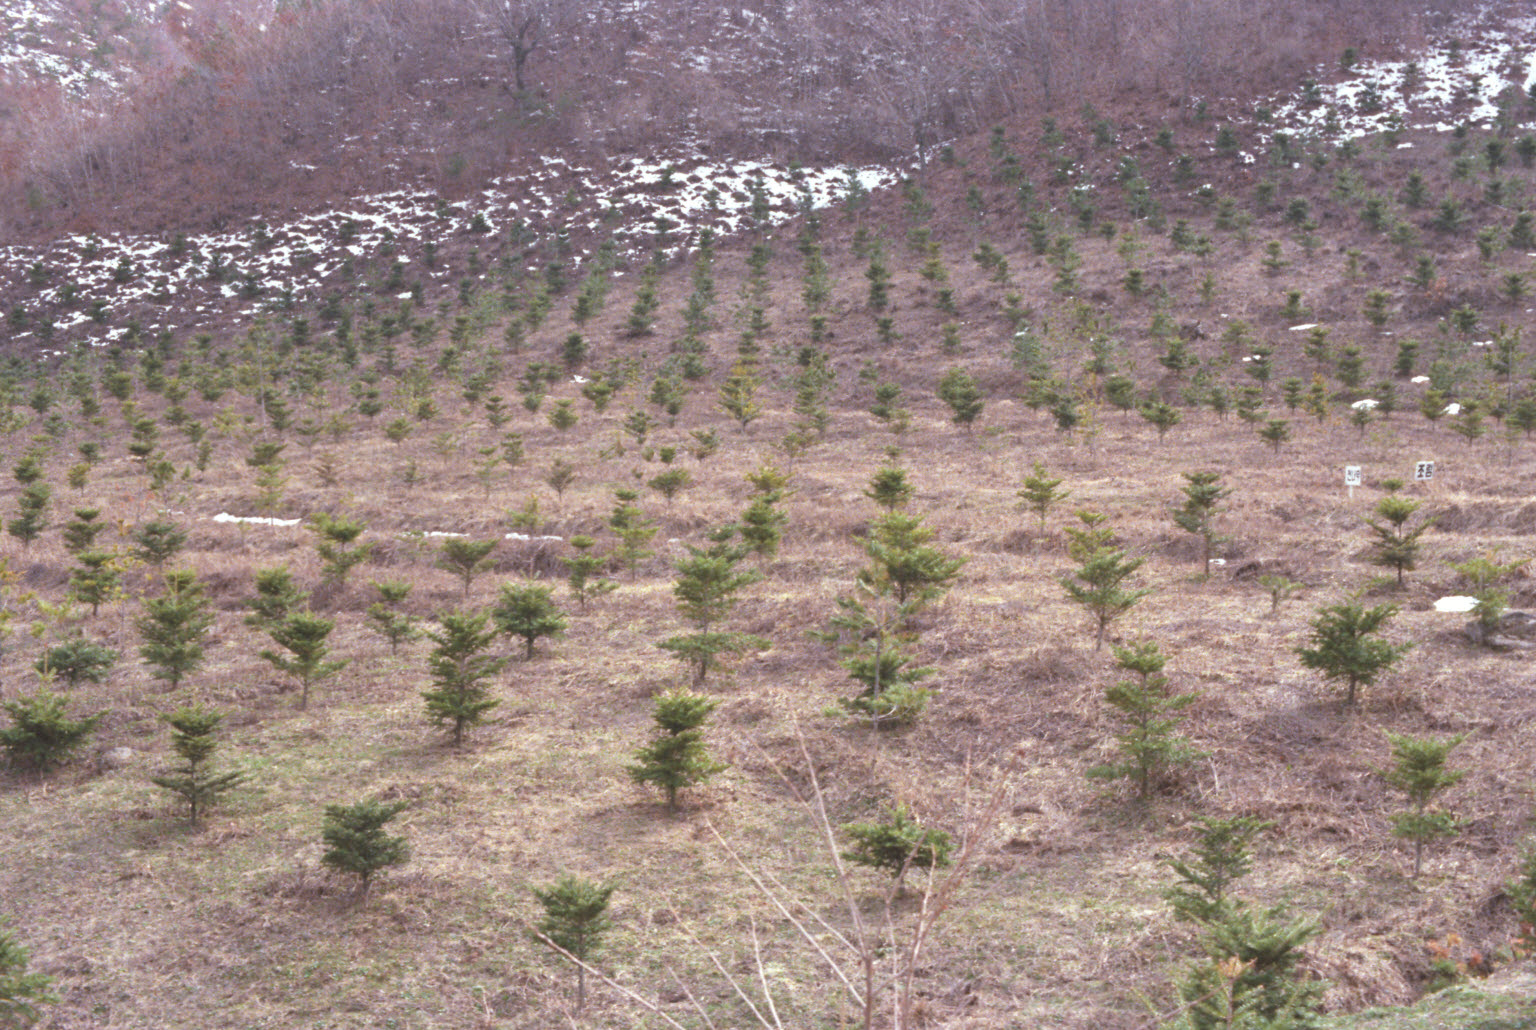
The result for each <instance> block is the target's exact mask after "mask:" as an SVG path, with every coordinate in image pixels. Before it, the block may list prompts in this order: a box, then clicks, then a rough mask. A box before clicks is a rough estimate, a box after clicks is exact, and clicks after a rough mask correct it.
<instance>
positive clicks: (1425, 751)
mask: <svg viewBox="0 0 1536 1030" xmlns="http://www.w3.org/2000/svg"><path fill="white" fill-rule="evenodd" d="M1387 739H1388V740H1389V741H1391V743H1392V760H1393V762H1394V763H1395V764H1394V765H1393V767H1392V768H1391V769H1389V770H1387V772H1386V773H1385V774H1384V777H1385V779H1386V781H1387V782H1388V783H1390V784H1391V785H1392V786H1394V787H1396V788H1397V789H1398V790H1400V791H1402V792H1403V793H1404V794H1406V795H1408V803H1409V805H1410V806H1412V807H1410V808H1409V809H1408V810H1407V811H1405V812H1398V813H1397V814H1395V815H1394V816H1392V833H1393V835H1394V836H1398V837H1401V838H1403V839H1404V840H1411V841H1413V875H1414V878H1415V879H1417V878H1418V875H1419V873H1420V871H1421V870H1422V869H1423V866H1424V845H1425V844H1428V843H1430V842H1431V841H1435V840H1439V839H1441V838H1443V837H1453V836H1455V835H1456V834H1457V833H1459V832H1460V830H1461V823H1460V821H1459V820H1458V819H1457V818H1456V817H1455V816H1454V815H1452V814H1451V813H1450V812H1447V811H1446V810H1445V809H1443V808H1440V807H1438V806H1437V805H1435V799H1436V798H1438V797H1439V796H1440V795H1441V794H1443V793H1445V792H1446V791H1447V790H1449V789H1450V788H1452V787H1454V786H1455V785H1456V784H1458V783H1460V782H1461V780H1462V778H1463V777H1465V776H1466V775H1467V774H1466V772H1464V771H1460V770H1458V771H1451V770H1449V769H1447V768H1446V767H1445V760H1446V757H1447V756H1448V755H1449V754H1450V753H1451V751H1452V750H1454V749H1455V747H1456V746H1457V745H1458V744H1460V743H1461V742H1462V741H1463V740H1466V739H1467V735H1466V734H1465V733H1462V734H1458V735H1457V736H1454V737H1451V738H1449V739H1446V740H1435V739H1432V738H1429V737H1410V736H1408V735H1407V734H1398V733H1393V732H1391V731H1390V730H1389V731H1387Z"/></svg>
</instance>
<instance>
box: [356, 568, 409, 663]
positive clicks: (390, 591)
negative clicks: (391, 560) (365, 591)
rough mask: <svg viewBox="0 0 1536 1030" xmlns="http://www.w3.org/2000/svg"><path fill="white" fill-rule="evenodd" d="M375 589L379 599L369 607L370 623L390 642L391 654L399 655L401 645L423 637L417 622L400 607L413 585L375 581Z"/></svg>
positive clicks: (391, 581) (390, 581)
mask: <svg viewBox="0 0 1536 1030" xmlns="http://www.w3.org/2000/svg"><path fill="white" fill-rule="evenodd" d="M373 588H374V589H375V590H377V591H378V592H379V599H378V600H377V601H375V602H374V603H373V604H371V605H369V606H368V621H369V622H370V623H371V624H372V625H373V628H374V630H375V631H377V632H378V634H379V635H380V636H382V637H383V638H384V639H385V640H388V641H389V653H390V654H391V655H394V654H398V653H399V651H400V645H401V644H406V643H409V642H411V641H412V640H415V639H416V638H417V637H419V636H421V631H420V630H418V629H417V628H416V620H415V619H413V618H411V617H410V616H409V615H408V614H406V613H405V612H402V611H401V610H400V605H401V604H403V603H404V602H405V599H406V596H407V595H409V594H410V592H411V584H410V583H408V582H406V581H405V580H385V581H383V582H378V581H375V582H374V584H373Z"/></svg>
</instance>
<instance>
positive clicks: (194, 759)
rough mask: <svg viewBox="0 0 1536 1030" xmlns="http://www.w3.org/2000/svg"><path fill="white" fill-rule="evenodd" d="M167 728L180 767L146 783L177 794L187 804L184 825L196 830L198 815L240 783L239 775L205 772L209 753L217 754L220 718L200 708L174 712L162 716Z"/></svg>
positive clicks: (243, 774) (221, 716)
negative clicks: (187, 823) (216, 734)
mask: <svg viewBox="0 0 1536 1030" xmlns="http://www.w3.org/2000/svg"><path fill="white" fill-rule="evenodd" d="M162 718H163V719H164V720H165V722H166V723H167V724H168V725H169V726H170V727H171V747H172V749H173V750H175V752H176V754H177V755H178V756H179V757H180V758H181V764H180V765H179V766H176V767H175V768H173V769H171V771H170V772H169V773H166V774H164V775H160V776H151V777H150V781H151V782H152V783H154V784H155V786H157V787H163V788H165V789H166V790H168V791H170V792H171V793H173V794H178V795H180V796H181V797H182V799H184V800H185V801H186V802H187V807H188V822H190V823H191V824H192V825H193V826H194V827H195V826H197V818H198V815H199V813H201V812H203V811H205V810H206V809H207V808H208V807H209V806H210V805H212V804H213V803H214V802H215V801H217V800H218V798H219V796H220V795H222V794H225V793H228V792H229V791H231V790H233V789H234V788H235V787H237V786H239V785H240V784H241V783H244V782H245V780H246V775H245V773H243V772H238V771H236V772H226V773H215V772H213V771H212V770H211V769H209V768H208V762H209V760H210V759H211V758H212V757H213V753H214V752H215V751H216V750H218V746H219V744H218V741H217V740H215V739H214V733H215V732H217V730H218V728H219V724H220V723H221V722H223V720H224V716H223V715H222V714H220V713H219V712H215V711H212V710H210V709H207V708H204V707H202V706H201V705H190V706H187V707H184V708H178V709H176V711H174V712H171V713H170V714H169V715H166V716H162Z"/></svg>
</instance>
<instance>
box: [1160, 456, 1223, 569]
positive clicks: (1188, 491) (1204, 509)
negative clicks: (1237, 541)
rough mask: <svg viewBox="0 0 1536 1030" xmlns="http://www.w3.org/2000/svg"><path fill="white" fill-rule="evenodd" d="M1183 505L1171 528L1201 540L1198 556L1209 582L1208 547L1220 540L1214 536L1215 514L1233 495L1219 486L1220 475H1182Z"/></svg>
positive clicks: (1175, 514)
mask: <svg viewBox="0 0 1536 1030" xmlns="http://www.w3.org/2000/svg"><path fill="white" fill-rule="evenodd" d="M1182 490H1183V491H1184V505H1183V507H1180V508H1177V509H1175V510H1174V513H1173V522H1174V525H1176V526H1178V527H1179V528H1180V529H1182V530H1184V532H1186V533H1191V534H1193V535H1195V536H1197V537H1199V538H1200V545H1201V546H1200V554H1201V557H1202V558H1203V559H1204V562H1205V570H1204V572H1203V575H1204V576H1205V578H1207V579H1209V578H1210V575H1211V547H1212V545H1214V544H1215V543H1216V541H1217V540H1218V539H1219V537H1218V536H1217V535H1216V513H1217V512H1218V511H1219V510H1220V505H1221V502H1222V501H1223V500H1225V499H1226V497H1227V496H1228V495H1229V494H1231V493H1232V491H1231V490H1229V489H1225V488H1223V487H1222V485H1221V474H1220V473H1217V472H1208V471H1207V472H1186V473H1184V486H1183V487H1182Z"/></svg>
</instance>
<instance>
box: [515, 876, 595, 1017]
mask: <svg viewBox="0 0 1536 1030" xmlns="http://www.w3.org/2000/svg"><path fill="white" fill-rule="evenodd" d="M529 889H530V890H531V891H532V892H533V896H534V897H535V898H537V899H538V902H539V904H540V905H541V906H543V908H544V918H543V919H540V920H539V923H538V926H537V927H536V928H535V929H534V937H535V938H536V939H538V940H540V941H542V942H544V943H545V944H549V945H552V946H554V947H556V948H558V949H560V950H561V951H563V952H565V953H566V954H567V955H569V956H570V957H571V958H574V959H576V1008H577V1009H578V1010H580V1009H581V1008H582V1006H584V1005H585V1004H586V1000H587V970H586V965H585V963H587V962H588V961H589V960H590V959H592V958H593V957H594V956H595V955H596V954H597V952H598V951H599V950H600V949H601V947H602V943H603V935H604V934H606V933H607V932H608V929H609V927H610V926H611V925H612V921H611V920H610V919H609V918H608V900H609V898H611V897H612V896H613V892H614V889H615V888H614V887H613V886H612V885H608V886H604V885H600V884H595V883H592V882H590V881H588V880H582V879H578V878H577V877H575V876H572V875H570V874H569V873H567V874H565V875H564V876H562V877H560V879H559V880H558V881H556V882H555V883H552V884H550V885H549V886H548V887H544V888H539V887H532V888H529Z"/></svg>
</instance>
